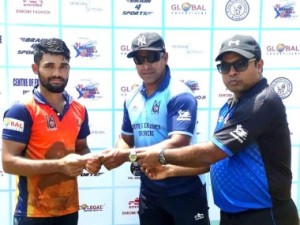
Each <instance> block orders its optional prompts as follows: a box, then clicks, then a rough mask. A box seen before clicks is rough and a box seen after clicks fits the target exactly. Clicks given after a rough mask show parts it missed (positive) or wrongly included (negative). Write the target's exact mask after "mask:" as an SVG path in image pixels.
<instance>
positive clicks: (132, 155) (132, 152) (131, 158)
mask: <svg viewBox="0 0 300 225" xmlns="http://www.w3.org/2000/svg"><path fill="white" fill-rule="evenodd" d="M128 159H129V162H135V161H136V160H137V154H136V151H135V150H134V149H131V150H130V154H129V156H128Z"/></svg>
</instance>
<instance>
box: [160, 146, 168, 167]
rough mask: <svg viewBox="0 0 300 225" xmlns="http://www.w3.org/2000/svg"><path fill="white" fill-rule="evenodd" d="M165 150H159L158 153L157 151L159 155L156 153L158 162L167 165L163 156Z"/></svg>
mask: <svg viewBox="0 0 300 225" xmlns="http://www.w3.org/2000/svg"><path fill="white" fill-rule="evenodd" d="M165 150H166V149H164V148H163V149H162V150H161V151H160V153H159V155H158V161H159V162H160V164H162V165H167V164H168V163H167V161H166V158H165V155H164V154H165Z"/></svg>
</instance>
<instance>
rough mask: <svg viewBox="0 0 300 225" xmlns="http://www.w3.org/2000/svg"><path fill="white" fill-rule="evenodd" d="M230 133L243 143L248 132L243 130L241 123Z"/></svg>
mask: <svg viewBox="0 0 300 225" xmlns="http://www.w3.org/2000/svg"><path fill="white" fill-rule="evenodd" d="M230 135H231V136H232V137H234V138H235V139H236V140H238V141H239V142H240V143H243V142H244V141H245V140H246V139H247V136H248V132H247V131H245V130H244V128H243V127H242V125H241V124H238V125H237V126H236V129H235V130H234V131H232V132H230Z"/></svg>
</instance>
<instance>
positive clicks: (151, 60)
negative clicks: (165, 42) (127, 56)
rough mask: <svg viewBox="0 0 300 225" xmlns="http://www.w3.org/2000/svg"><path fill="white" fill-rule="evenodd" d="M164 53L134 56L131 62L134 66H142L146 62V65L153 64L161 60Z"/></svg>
mask: <svg viewBox="0 0 300 225" xmlns="http://www.w3.org/2000/svg"><path fill="white" fill-rule="evenodd" d="M163 55H164V52H149V54H147V55H146V56H142V55H135V56H134V57H133V61H134V63H135V64H136V65H142V64H143V63H144V62H145V61H146V60H147V62H148V63H155V62H157V61H159V60H160V59H161V57H162V56H163Z"/></svg>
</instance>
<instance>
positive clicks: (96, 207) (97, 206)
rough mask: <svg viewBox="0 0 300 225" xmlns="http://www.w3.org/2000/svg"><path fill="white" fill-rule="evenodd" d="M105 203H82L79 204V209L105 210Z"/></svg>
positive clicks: (88, 210) (87, 210) (86, 210)
mask: <svg viewBox="0 0 300 225" xmlns="http://www.w3.org/2000/svg"><path fill="white" fill-rule="evenodd" d="M104 206H105V204H103V205H88V204H82V205H80V206H79V210H83V211H84V212H99V211H103V209H104Z"/></svg>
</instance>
